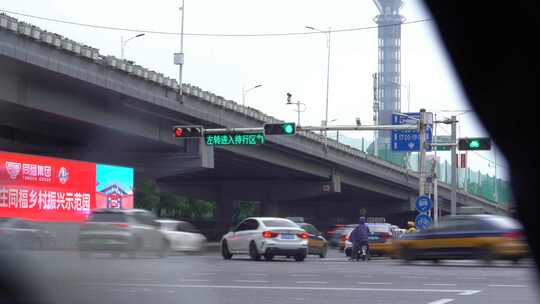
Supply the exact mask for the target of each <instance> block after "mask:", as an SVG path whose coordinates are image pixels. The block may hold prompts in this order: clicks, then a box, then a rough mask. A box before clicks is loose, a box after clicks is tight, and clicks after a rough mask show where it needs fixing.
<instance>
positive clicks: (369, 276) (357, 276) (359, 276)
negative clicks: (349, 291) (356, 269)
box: [345, 274, 373, 278]
mask: <svg viewBox="0 0 540 304" xmlns="http://www.w3.org/2000/svg"><path fill="white" fill-rule="evenodd" d="M345 277H346V278H373V276H372V275H350V274H349V275H345Z"/></svg>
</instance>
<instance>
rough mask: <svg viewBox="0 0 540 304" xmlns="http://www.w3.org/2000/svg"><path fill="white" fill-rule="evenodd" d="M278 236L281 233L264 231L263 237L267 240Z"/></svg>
mask: <svg viewBox="0 0 540 304" xmlns="http://www.w3.org/2000/svg"><path fill="white" fill-rule="evenodd" d="M278 235H279V233H277V232H273V231H264V232H263V233H262V236H263V238H265V239H270V238H275V237H277V236H278Z"/></svg>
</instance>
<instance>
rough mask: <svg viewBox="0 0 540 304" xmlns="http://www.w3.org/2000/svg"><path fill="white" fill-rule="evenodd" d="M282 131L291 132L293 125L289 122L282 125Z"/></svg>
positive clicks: (292, 131)
mask: <svg viewBox="0 0 540 304" xmlns="http://www.w3.org/2000/svg"><path fill="white" fill-rule="evenodd" d="M282 128H283V133H285V134H293V133H294V126H293V125H292V124H290V123H286V124H283V125H282Z"/></svg>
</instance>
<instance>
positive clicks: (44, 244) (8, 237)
mask: <svg viewBox="0 0 540 304" xmlns="http://www.w3.org/2000/svg"><path fill="white" fill-rule="evenodd" d="M0 238H1V239H2V240H3V241H5V243H6V244H7V245H8V246H11V247H14V248H17V249H51V248H53V247H54V244H55V238H54V237H53V236H52V235H51V233H50V232H49V231H47V230H46V229H45V228H43V227H41V226H39V225H37V224H36V223H33V222H29V221H26V220H23V219H18V218H0Z"/></svg>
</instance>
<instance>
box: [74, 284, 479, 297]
mask: <svg viewBox="0 0 540 304" xmlns="http://www.w3.org/2000/svg"><path fill="white" fill-rule="evenodd" d="M79 286H94V287H96V286H103V287H119V286H121V287H161V288H207V289H210V288H214V289H268V290H328V291H387V292H424V293H457V294H459V295H463V296H466V295H472V294H476V293H479V292H481V291H482V290H470V289H420V288H362V287H316V286H246V285H194V284H193V285H191V284H190V285H182V284H138V283H98V282H96V283H83V284H79Z"/></svg>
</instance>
